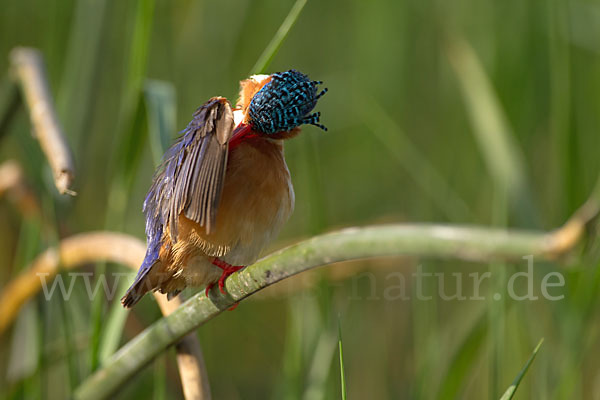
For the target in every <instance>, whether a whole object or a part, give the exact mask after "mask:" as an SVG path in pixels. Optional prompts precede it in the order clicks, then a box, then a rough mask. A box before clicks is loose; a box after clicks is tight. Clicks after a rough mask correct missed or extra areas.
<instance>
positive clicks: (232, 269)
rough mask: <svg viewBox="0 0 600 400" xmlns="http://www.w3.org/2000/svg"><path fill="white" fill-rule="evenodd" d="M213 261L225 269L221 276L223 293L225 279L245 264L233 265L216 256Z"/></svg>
mask: <svg viewBox="0 0 600 400" xmlns="http://www.w3.org/2000/svg"><path fill="white" fill-rule="evenodd" d="M212 263H213V264H214V265H216V266H217V267H219V268H221V269H222V270H223V273H222V274H221V277H220V278H219V290H220V291H221V293H223V294H225V279H227V277H228V276H229V275H231V274H233V273H234V272H237V271H239V270H240V269H242V268H244V267H245V265H231V264H228V263H226V262H225V261H223V260H219V259H218V258H215V259H214V260H213V262H212ZM213 285H214V284H213ZM211 287H212V286H211ZM207 290H208V289H207ZM207 293H208V291H207Z"/></svg>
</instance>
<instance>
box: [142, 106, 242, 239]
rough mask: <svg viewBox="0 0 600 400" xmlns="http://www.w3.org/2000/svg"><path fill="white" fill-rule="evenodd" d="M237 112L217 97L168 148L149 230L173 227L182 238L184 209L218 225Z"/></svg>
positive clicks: (148, 204)
mask: <svg viewBox="0 0 600 400" xmlns="http://www.w3.org/2000/svg"><path fill="white" fill-rule="evenodd" d="M233 126H234V122H233V113H232V111H231V106H230V105H229V102H227V100H226V99H224V98H220V97H214V98H212V99H211V100H209V101H208V102H207V103H205V104H204V105H202V106H201V107H200V108H198V110H196V112H195V113H194V118H193V120H192V121H191V122H190V123H189V124H188V126H187V128H186V129H185V130H184V132H183V135H182V136H181V137H180V138H179V139H178V140H177V142H175V144H174V145H173V146H172V147H171V148H170V149H169V150H168V151H167V152H166V153H165V158H164V161H163V164H162V165H161V167H160V168H159V170H158V171H157V174H156V175H155V177H154V182H153V184H152V186H151V187H150V190H149V191H148V195H147V197H146V201H145V202H144V213H145V214H146V235H147V236H148V237H149V238H150V237H151V236H156V232H157V231H158V230H159V228H160V230H161V231H162V227H163V226H165V225H167V224H168V226H169V230H168V231H169V232H170V235H171V241H172V242H173V243H175V242H177V234H178V227H177V224H178V219H179V215H180V214H181V213H183V214H184V215H185V216H186V217H188V218H189V219H191V220H193V221H195V222H196V223H198V224H199V225H200V226H203V227H204V228H205V230H206V233H207V234H208V233H210V232H211V231H212V230H213V229H214V225H215V218H216V215H217V209H218V206H219V201H220V197H221V192H222V190H223V182H224V180H225V170H226V166H227V153H228V151H227V144H228V142H229V139H230V137H231V134H232V132H233Z"/></svg>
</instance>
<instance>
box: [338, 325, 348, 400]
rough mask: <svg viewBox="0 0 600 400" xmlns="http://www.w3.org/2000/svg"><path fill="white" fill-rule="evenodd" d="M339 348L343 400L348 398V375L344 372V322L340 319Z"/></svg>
mask: <svg viewBox="0 0 600 400" xmlns="http://www.w3.org/2000/svg"><path fill="white" fill-rule="evenodd" d="M338 349H339V351H340V388H341V391H342V400H346V377H345V374H344V351H343V349H342V324H341V322H340V321H339V319H338Z"/></svg>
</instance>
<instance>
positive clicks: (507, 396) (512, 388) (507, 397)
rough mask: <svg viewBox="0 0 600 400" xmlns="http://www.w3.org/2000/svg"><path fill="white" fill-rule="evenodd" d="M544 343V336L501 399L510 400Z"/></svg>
mask: <svg viewBox="0 0 600 400" xmlns="http://www.w3.org/2000/svg"><path fill="white" fill-rule="evenodd" d="M542 343H544V338H542V339H540V341H539V342H538V344H537V346H535V349H533V353H531V356H530V357H529V360H527V362H526V363H525V366H524V367H523V369H521V371H519V373H518V374H517V377H516V378H515V380H514V381H513V383H512V384H511V385H510V386H509V387H508V389H506V392H504V394H503V395H502V397H500V400H510V399H512V398H513V396H514V394H515V392H516V391H517V388H518V387H519V384H520V383H521V380H522V379H523V377H524V376H525V374H526V373H527V370H528V369H529V366H530V365H531V363H532V362H533V360H534V359H535V356H536V355H537V353H538V351H539V350H540V347H541V346H542Z"/></svg>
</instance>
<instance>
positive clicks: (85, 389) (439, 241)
mask: <svg viewBox="0 0 600 400" xmlns="http://www.w3.org/2000/svg"><path fill="white" fill-rule="evenodd" d="M556 235H557V234H549V233H545V232H527V231H507V230H504V229H493V228H492V229H490V228H478V227H451V226H440V225H384V226H372V227H364V228H349V229H344V230H341V231H337V232H333V233H328V234H324V235H319V236H316V237H314V238H312V239H308V240H306V241H303V242H300V243H298V244H295V245H293V246H290V247H287V248H285V249H282V250H280V251H278V252H275V253H273V254H271V255H269V256H267V257H265V258H264V259H262V260H260V261H259V262H257V263H256V264H254V265H251V266H249V267H248V268H246V269H244V270H242V271H240V272H238V273H236V274H233V275H232V276H231V277H230V278H229V279H227V281H226V282H225V286H226V289H227V293H228V295H221V294H219V291H218V288H213V289H212V290H211V291H210V293H209V297H206V296H205V295H204V292H203V291H202V292H201V293H198V294H196V295H195V296H193V297H192V298H190V299H189V300H188V301H187V302H185V303H184V304H183V305H182V306H181V307H179V308H178V309H177V310H175V311H174V312H173V313H172V314H170V315H169V316H167V317H165V318H162V319H160V320H159V321H157V322H156V323H154V324H153V325H151V326H150V327H148V328H147V329H145V330H144V331H143V332H142V333H141V334H139V335H138V336H137V337H135V338H134V339H132V340H131V341H130V342H129V343H127V344H126V345H125V346H124V347H123V348H121V349H120V350H119V351H118V352H117V353H115V354H114V355H113V356H112V357H111V358H110V359H109V360H107V362H106V363H105V364H104V367H103V368H101V369H99V370H98V371H97V372H96V373H94V374H93V375H91V376H90V377H88V379H87V380H86V381H85V382H83V383H82V384H81V386H79V388H78V389H77V390H76V392H75V398H76V399H102V398H107V397H109V396H110V395H111V394H112V393H114V392H115V391H116V390H117V389H118V388H119V387H121V386H122V385H123V384H125V383H126V382H128V381H129V380H130V378H131V377H132V376H133V375H134V374H135V373H136V372H138V371H139V370H140V369H141V368H142V367H143V366H145V365H147V364H148V363H149V362H150V361H152V360H153V359H154V358H155V357H156V356H157V355H159V354H160V353H161V352H162V351H164V350H165V349H166V348H167V347H169V346H171V345H173V344H174V343H176V342H177V341H178V340H179V339H181V338H182V337H183V336H184V335H186V334H187V333H189V332H191V331H192V330H194V329H196V328H198V327H199V326H201V325H202V324H204V323H205V322H207V321H208V320H210V319H212V318H214V317H215V316H217V315H218V314H220V313H221V312H222V311H224V310H227V309H228V308H229V307H231V306H232V305H233V304H235V303H236V302H239V301H241V300H243V299H245V298H246V297H248V296H250V295H251V294H253V293H255V292H257V291H259V290H260V289H262V288H265V287H267V286H269V285H272V284H274V283H276V282H279V281H281V280H283V279H285V278H288V277H290V276H292V275H296V274H298V273H300V272H303V271H306V270H308V269H311V268H315V267H318V266H322V265H326V264H331V263H334V262H340V261H349V260H355V259H360V258H368V257H385V256H388V257H390V256H403V255H426V256H430V257H441V258H458V259H464V260H473V261H489V260H520V259H521V258H522V257H523V256H524V255H533V256H535V257H537V258H538V259H552V258H554V257H555V256H556V248H555V246H558V248H560V249H563V251H566V250H568V249H566V248H564V246H562V245H561V244H560V243H558V242H557V240H556V238H557V236H556Z"/></svg>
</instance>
